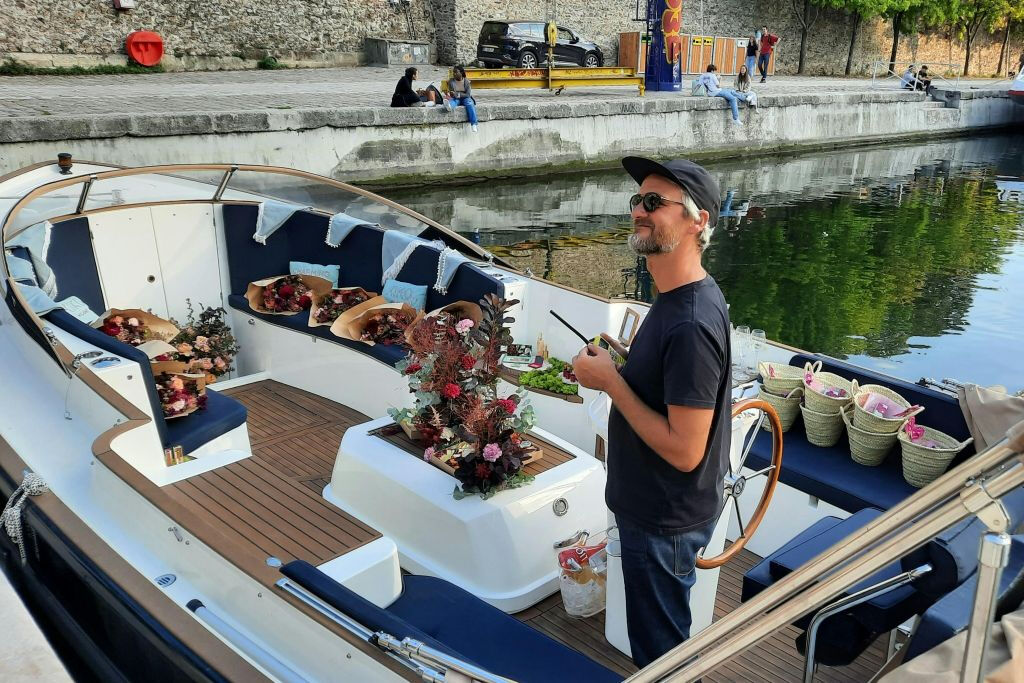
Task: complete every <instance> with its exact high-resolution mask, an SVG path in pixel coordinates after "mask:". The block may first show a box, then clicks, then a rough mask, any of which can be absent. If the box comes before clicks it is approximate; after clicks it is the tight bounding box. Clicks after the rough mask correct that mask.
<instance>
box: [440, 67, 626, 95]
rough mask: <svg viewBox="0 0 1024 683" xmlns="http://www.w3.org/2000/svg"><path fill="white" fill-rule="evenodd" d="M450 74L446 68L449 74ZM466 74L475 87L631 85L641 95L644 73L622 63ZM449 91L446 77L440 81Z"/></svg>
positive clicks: (556, 87) (471, 72)
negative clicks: (638, 73) (639, 72)
mask: <svg viewBox="0 0 1024 683" xmlns="http://www.w3.org/2000/svg"><path fill="white" fill-rule="evenodd" d="M451 77H452V74H451V73H450V72H449V74H448V78H451ZM466 78H468V79H469V80H470V82H471V83H472V85H473V89H474V90H490V89H506V88H547V89H549V90H554V89H558V90H559V91H561V89H562V88H586V87H604V86H619V85H632V86H636V88H637V89H638V90H639V93H640V96H641V97H643V96H644V77H643V76H638V75H637V73H636V69H630V68H628V67H624V66H599V67H589V68H586V67H580V68H558V67H555V68H552V69H466ZM441 90H443V91H444V92H448V80H445V82H444V83H442V84H441Z"/></svg>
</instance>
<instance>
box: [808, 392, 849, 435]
mask: <svg viewBox="0 0 1024 683" xmlns="http://www.w3.org/2000/svg"><path fill="white" fill-rule="evenodd" d="M806 397H807V394H806V393H805V394H804V398H806ZM800 413H801V414H802V415H803V418H804V431H805V432H807V440H808V441H809V442H811V443H812V444H814V445H815V446H821V447H823V448H828V447H830V446H835V445H836V442H837V441H839V437H840V436H841V435H842V433H843V418H842V416H841V415H840V414H839V413H819V412H818V411H816V410H811V409H810V408H808V407H807V406H805V405H801V406H800Z"/></svg>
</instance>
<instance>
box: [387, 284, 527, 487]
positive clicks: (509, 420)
mask: <svg viewBox="0 0 1024 683" xmlns="http://www.w3.org/2000/svg"><path fill="white" fill-rule="evenodd" d="M516 303H518V302H517V301H515V300H510V301H505V300H502V299H500V298H498V297H497V296H494V295H488V296H487V297H486V298H485V299H483V300H481V302H480V308H481V314H480V321H479V323H477V322H476V321H474V320H473V319H472V317H471V316H470V315H468V314H467V313H465V312H463V313H460V312H458V311H442V312H441V313H439V314H437V315H432V316H427V317H425V318H423V319H421V320H420V321H419V322H418V323H417V324H416V326H415V327H414V328H413V329H412V330H411V331H410V332H409V334H408V335H407V340H408V343H409V346H410V348H411V349H412V353H411V354H410V355H409V357H408V358H406V359H405V360H403V361H401V362H399V363H398V365H397V366H396V367H397V368H398V370H399V371H400V372H402V373H404V374H405V375H406V376H407V377H408V380H409V390H410V391H411V392H412V393H413V394H414V396H415V404H414V407H413V408H412V409H411V410H409V409H406V410H392V411H389V412H390V413H391V416H392V418H394V419H395V421H396V422H399V423H401V422H404V421H407V422H409V423H411V425H412V427H413V428H414V429H415V431H416V432H417V433H418V435H419V438H420V440H421V444H422V445H424V446H425V450H424V453H423V455H424V459H427V460H430V459H432V458H437V459H439V460H441V461H442V462H445V463H446V464H448V465H449V466H450V467H451V468H452V469H453V470H454V476H455V478H456V479H458V481H459V484H460V485H459V486H456V487H455V491H454V494H453V495H454V496H455V497H456V498H462V497H464V496H467V495H473V494H478V495H481V496H483V497H484V498H487V497H490V496H492V495H494V494H495V493H497V492H498V491H500V490H503V489H506V488H515V487H518V486H522V485H524V484H527V483H529V482H530V481H532V477H529V476H527V475H525V474H523V473H522V467H523V465H524V464H525V462H526V461H527V460H528V459H529V457H530V456H531V454H532V453H533V452H534V451H536V450H537V449H536V447H535V446H534V445H533V444H531V443H530V442H529V440H528V439H527V438H526V437H525V436H524V434H525V433H526V432H527V431H528V430H529V429H531V428H532V427H533V424H534V414H533V408H532V407H531V406H529V405H528V403H527V402H526V401H525V400H524V394H523V393H516V394H512V395H510V396H500V395H499V394H498V389H497V385H498V377H499V367H500V366H499V363H500V359H501V355H502V353H503V352H504V351H505V350H506V348H507V347H508V345H509V344H511V343H512V336H511V334H510V332H509V330H508V327H507V324H508V323H511V322H514V320H513V319H511V318H507V317H505V313H506V311H507V310H508V309H509V308H510V307H511V306H514V305H515V304H516Z"/></svg>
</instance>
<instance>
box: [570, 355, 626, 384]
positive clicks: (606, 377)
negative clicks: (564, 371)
mask: <svg viewBox="0 0 1024 683" xmlns="http://www.w3.org/2000/svg"><path fill="white" fill-rule="evenodd" d="M572 371H573V374H575V375H576V379H577V381H579V383H580V384H582V385H583V386H585V387H586V388H588V389H596V390H597V391H608V388H609V387H611V386H612V385H613V384H615V383H616V382H621V381H622V379H621V378H620V377H619V371H618V368H616V367H615V362H614V361H613V360H612V357H611V354H610V353H608V351H607V350H606V349H602V348H600V347H597V346H594V345H593V344H587V345H586V347H584V349H583V350H582V351H580V352H579V353H578V354H577V355H576V357H575V358H573V359H572Z"/></svg>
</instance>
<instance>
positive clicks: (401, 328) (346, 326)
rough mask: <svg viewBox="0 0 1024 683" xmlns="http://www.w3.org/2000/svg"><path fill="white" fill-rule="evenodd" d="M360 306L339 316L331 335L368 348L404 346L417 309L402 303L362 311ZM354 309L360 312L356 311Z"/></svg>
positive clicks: (386, 304) (374, 306) (381, 305)
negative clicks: (381, 345)
mask: <svg viewBox="0 0 1024 683" xmlns="http://www.w3.org/2000/svg"><path fill="white" fill-rule="evenodd" d="M369 303H370V302H369V301H367V302H366V304H369ZM366 304H362V306H365V305H366ZM362 306H357V307H356V308H353V309H351V310H350V311H348V312H347V313H343V314H342V315H341V316H339V317H338V319H337V320H335V321H334V324H333V325H331V332H332V333H334V334H336V335H337V336H339V337H343V338H345V339H351V340H354V341H361V342H363V343H365V344H369V345H371V346H373V345H374V344H383V345H385V346H391V345H405V344H406V340H405V330H406V328H408V327H409V325H411V324H412V323H413V321H414V320H415V319H416V309H414V308H413V307H412V306H410V305H409V304H405V303H383V304H375V305H373V306H369V307H367V308H365V309H362ZM357 309H361V310H359V311H358V312H357ZM350 313H355V316H354V317H352V316H349V314H350Z"/></svg>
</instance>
